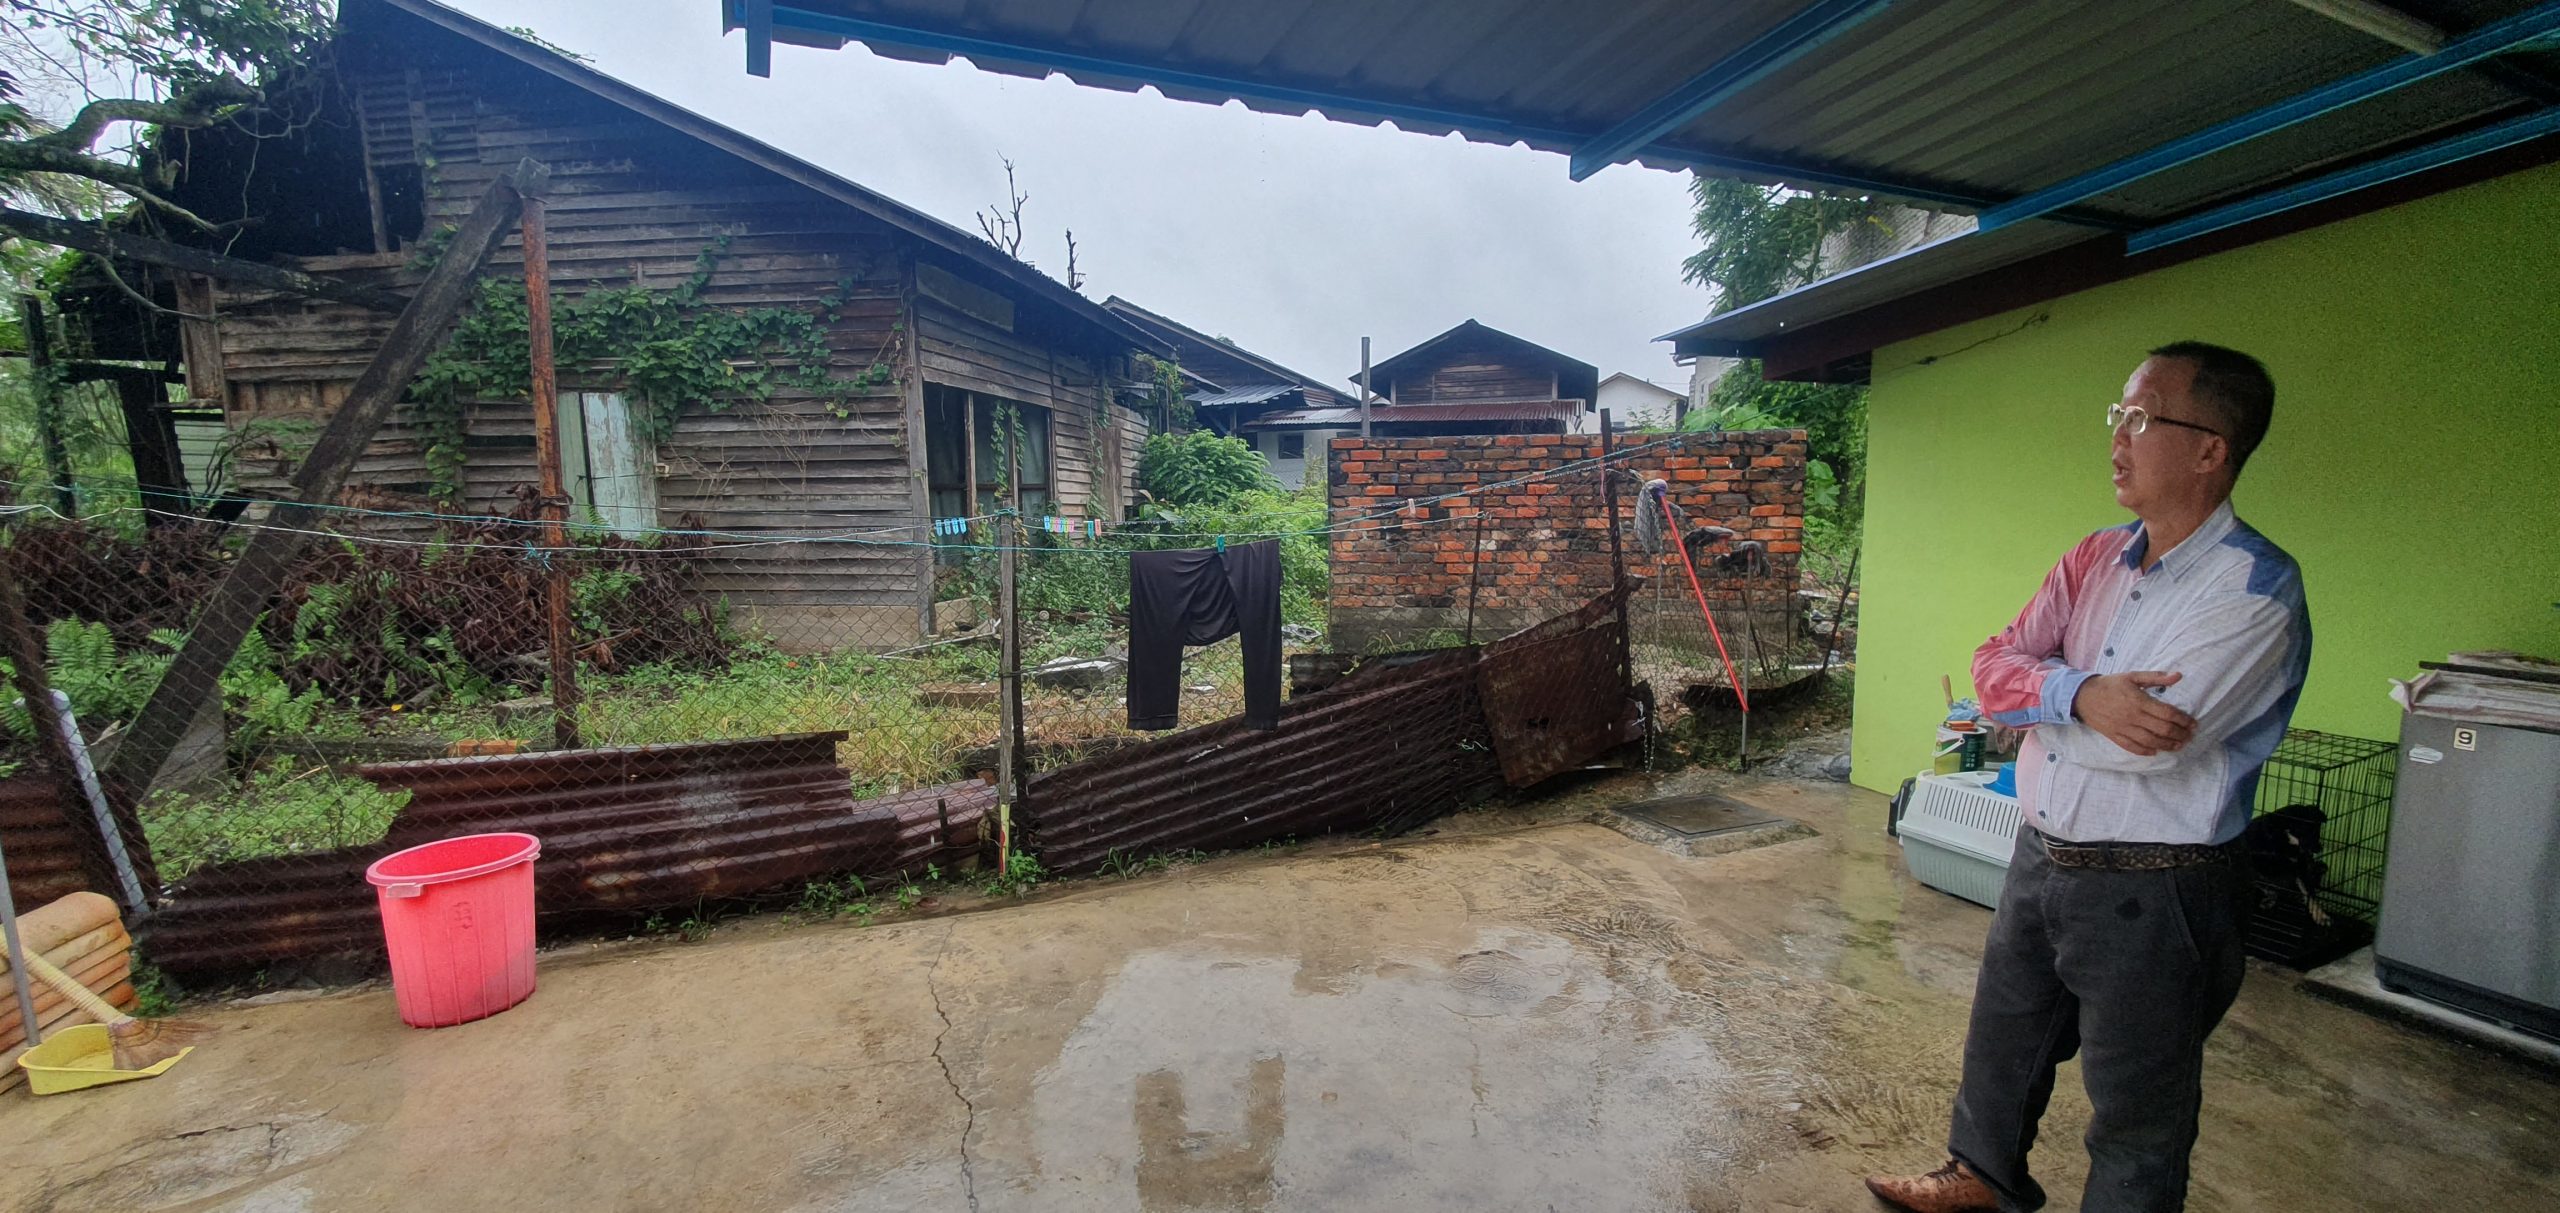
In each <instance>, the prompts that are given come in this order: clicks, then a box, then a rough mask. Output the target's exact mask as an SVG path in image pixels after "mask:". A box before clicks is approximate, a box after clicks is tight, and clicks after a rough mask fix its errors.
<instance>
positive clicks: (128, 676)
mask: <svg viewBox="0 0 2560 1213" xmlns="http://www.w3.org/2000/svg"><path fill="white" fill-rule="evenodd" d="M44 649H45V664H46V666H47V667H48V673H50V674H51V676H52V679H53V689H55V690H57V691H60V692H62V693H63V694H64V695H66V696H69V697H70V699H71V714H72V716H73V717H74V718H76V719H78V720H79V721H80V724H81V727H82V728H84V729H86V730H88V731H90V732H93V733H94V732H96V731H97V730H98V729H100V728H102V727H104V726H106V725H108V724H111V723H118V722H122V721H129V720H131V719H133V717H134V715H135V713H138V712H140V711H141V710H142V702H143V700H145V699H147V698H149V697H150V695H151V688H152V687H154V686H157V685H159V682H160V675H161V674H162V673H163V672H165V671H166V670H167V669H168V668H169V660H170V658H171V657H173V656H174V655H175V654H174V653H171V652H154V651H150V650H148V649H144V650H139V651H132V652H118V651H117V648H116V639H115V634H114V633H113V632H112V631H110V630H109V629H108V627H107V625H105V624H103V623H94V622H91V621H88V620H83V619H56V620H54V621H53V622H52V623H51V624H49V625H47V626H46V627H45V630H44ZM9 668H10V667H9V666H8V664H7V663H6V662H5V661H0V670H6V669H9ZM0 702H5V703H6V705H7V707H6V710H5V711H0V721H5V722H6V723H7V725H8V728H9V732H11V733H12V734H14V735H16V736H19V737H23V738H29V739H32V738H34V736H35V732H34V730H33V726H31V725H30V724H29V722H28V719H27V709H26V705H25V703H24V702H22V701H20V700H19V699H18V698H17V696H16V695H15V694H14V693H10V694H5V695H0Z"/></svg>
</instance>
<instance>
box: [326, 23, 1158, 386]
mask: <svg viewBox="0 0 2560 1213" xmlns="http://www.w3.org/2000/svg"><path fill="white" fill-rule="evenodd" d="M367 3H371V4H382V5H388V6H389V7H391V8H394V9H397V10H399V11H400V12H402V13H405V14H407V15H409V16H412V17H416V18H418V19H420V20H422V21H425V22H427V23H429V24H431V25H434V26H436V27H438V28H441V29H443V30H445V31H446V32H448V33H451V34H454V35H457V36H459V37H461V38H464V39H467V40H469V41H472V42H476V43H478V44H480V45H481V46H483V47H485V48H487V49H489V50H492V51H495V52H497V53H499V54H501V55H504V56H506V57H508V58H510V59H513V60H515V61H516V62H518V63H522V64H524V65H526V66H528V67H531V68H533V69H535V70H537V71H540V72H543V73H545V74H548V75H550V76H553V77H556V78H558V79H560V80H562V81H565V82H567V83H569V84H571V85H574V86H576V87H578V88H581V89H585V90H586V91H587V92H590V93H593V94H594V95H596V96H598V97H601V98H603V99H604V100H606V101H610V102H612V103H614V104H616V105H619V106H622V107H623V108H625V109H628V110H630V111H631V112H633V113H635V114H638V115H640V116H641V117H644V118H647V119H650V120H651V121H654V122H658V123H660V124H662V125H665V126H667V127H669V128H671V129H673V130H677V131H680V132H683V133H684V134H687V135H690V136H692V137H693V138H695V139H698V140H700V141H702V142H703V143H705V144H707V145H709V146H711V147H714V148H717V149H719V150H721V151H724V152H727V153H729V154H731V155H734V156H736V157H738V158H739V159H741V160H744V161H746V162H748V163H750V164H753V165H755V166H757V167H758V168H762V169H765V170H767V171H770V172H772V173H774V174H776V175H778V176H781V177H783V178H786V179H788V180H791V181H794V182H797V183H799V184H801V185H804V186H807V187H809V188H811V189H814V190H816V191H817V192H819V193H820V194H823V195H826V196H827V197H829V198H832V199H834V200H835V201H837V202H840V203H843V204H844V205H846V206H849V207H852V208H853V209H855V210H857V211H860V212H862V213H864V214H866V215H869V216H871V217H872V218H875V219H878V220H880V221H881V222H883V223H886V224H888V225H889V226H890V227H893V228H896V229H898V230H899V231H902V232H905V233H907V234H908V235H910V236H914V237H916V238H918V239H920V240H923V241H924V242H926V243H928V244H931V245H933V246H935V247H936V248H939V249H942V250H943V251H945V252H948V253H951V254H953V255H954V256H956V257H957V258H959V259H960V260H963V261H966V262H968V263H970V264H972V265H975V266H978V267H980V268H982V269H986V270H989V271H992V272H994V273H995V274H997V275H998V276H1000V277H1002V278H1004V279H1006V280H1008V281H1010V282H1012V283H1014V284H1015V285H1017V286H1020V287H1022V288H1023V289H1024V290H1026V291H1027V292H1029V293H1030V294H1031V295H1032V296H1034V297H1035V298H1038V299H1040V300H1042V301H1044V302H1046V303H1048V304H1049V305H1050V306H1052V307H1056V308H1059V309H1062V310H1064V311H1065V312H1066V313H1067V314H1069V315H1071V316H1073V317H1075V318H1076V319H1077V320H1080V321H1082V322H1084V323H1085V324H1088V325H1091V326H1093V327H1095V328H1098V329H1101V330H1102V331H1103V332H1106V333H1109V334H1110V335H1112V336H1113V337H1116V338H1118V339H1120V340H1123V341H1126V342H1128V343H1129V344H1130V345H1132V346H1134V347H1136V348H1138V349H1142V350H1146V351H1149V352H1151V353H1158V354H1161V353H1166V352H1168V351H1169V349H1170V347H1168V346H1167V345H1166V344H1165V343H1164V341H1163V340H1162V339H1161V338H1159V337H1157V336H1156V335H1155V334H1153V333H1150V332H1147V331H1145V330H1144V329H1141V328H1138V327H1137V326H1135V325H1133V324H1130V323H1129V322H1128V321H1127V320H1126V319H1124V318H1122V317H1120V316H1117V315H1114V314H1113V313H1111V312H1107V311H1104V310H1103V309H1102V307H1101V305H1099V304H1097V303H1095V302H1093V301H1092V300H1090V299H1087V298H1085V297H1084V296H1083V295H1082V294H1079V293H1077V292H1075V291H1072V290H1069V289H1068V288H1067V285H1066V284H1065V283H1063V282H1060V281H1058V280H1057V279H1055V278H1051V277H1050V276H1048V275H1047V274H1044V273H1042V272H1040V271H1039V270H1038V269H1037V268H1034V267H1033V266H1031V265H1030V264H1029V263H1027V262H1023V261H1020V260H1017V259H1015V258H1012V257H1008V256H1006V255H1005V254H1004V253H1002V252H1000V251H998V250H997V249H996V247H995V246H994V245H992V244H989V243H987V242H986V241H985V240H983V239H981V238H979V237H978V236H976V235H974V234H972V233H969V232H966V231H963V230H961V229H960V228H959V227H958V226H956V225H953V224H950V223H945V222H943V221H942V220H940V219H937V218H935V217H933V216H931V215H928V214H926V213H924V212H923V211H920V210H917V209H915V208H914V207H911V206H908V205H907V204H905V203H903V202H900V201H898V200H897V199H895V198H891V197H889V196H888V195H886V194H883V193H880V192H878V191H876V190H873V189H871V188H870V187H868V186H865V185H862V184H860V183H858V182H855V181H851V180H848V179H846V178H844V177H842V176H839V175H837V174H835V173H832V172H829V171H828V170H826V169H823V168H820V167H818V166H817V165H815V164H812V163H810V162H808V161H806V160H803V159H801V158H800V157H798V156H794V155H792V154H791V153H789V152H786V151H783V150H782V149H781V148H778V147H775V146H773V145H772V144H770V143H766V142H764V141H763V140H761V139H756V138H753V137H751V136H749V135H747V134H745V133H743V132H741V131H738V130H736V129H734V128H731V127H727V126H723V125H721V124H720V123H717V122H714V121H712V120H711V119H709V118H705V117H703V116H702V115H700V114H697V113H694V112H693V111H692V110H689V109H686V108H684V107H683V106H680V105H677V104H675V103H674V102H671V101H668V100H666V99H665V98H662V97H659V96H657V95H656V94H654V93H650V92H647V91H645V90H643V89H639V88H636V87H633V86H632V85H629V84H626V83H624V82H623V81H621V80H618V79H615V78H614V77H612V76H608V75H606V74H605V73H603V72H600V71H597V70H596V69H594V68H592V67H588V66H587V65H586V64H584V63H581V62H579V61H578V60H576V59H573V58H570V57H569V56H567V55H563V54H560V53H557V52H555V51H551V50H547V49H544V48H542V47H539V46H536V45H534V44H533V43H531V42H528V41H526V40H525V39H524V38H521V37H518V36H517V35H516V34H514V33H512V32H509V31H507V30H502V29H499V28H498V27H496V26H494V25H490V24H489V23H487V22H485V21H482V20H480V19H478V18H476V17H472V16H470V15H468V14H465V13H462V12H459V11H456V10H454V9H452V8H448V7H446V6H445V5H442V4H438V3H436V2H435V0H362V2H358V0H348V2H347V3H344V4H342V5H341V6H340V20H341V21H345V20H349V19H351V18H355V17H361V16H363V14H362V13H361V11H360V10H361V9H362V8H363V7H364V6H365V4H367ZM351 9H352V10H359V11H358V12H355V13H350V12H349V11H348V10H351Z"/></svg>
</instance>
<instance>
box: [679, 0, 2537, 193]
mask: <svg viewBox="0 0 2560 1213" xmlns="http://www.w3.org/2000/svg"><path fill="white" fill-rule="evenodd" d="M728 2H729V3H732V4H736V3H739V2H740V0H728ZM2555 2H2560V0H2555ZM772 32H773V33H782V32H793V33H810V34H824V35H828V36H831V37H837V38H846V39H851V40H853V41H857V42H864V43H877V44H881V45H891V46H905V47H913V48H916V49H918V50H926V51H938V52H941V53H943V54H949V55H959V56H962V57H964V58H968V59H972V60H986V59H1002V60H1008V61H1011V62H1014V63H1028V64H1031V65H1033V66H1035V67H1044V68H1048V69H1049V70H1051V71H1057V72H1066V73H1069V74H1071V75H1082V76H1113V77H1118V78H1120V79H1123V80H1136V81H1141V82H1144V83H1147V84H1153V85H1156V86H1158V87H1160V88H1177V89H1193V90H1198V91H1202V92H1211V93H1217V94H1220V95H1223V96H1230V97H1250V98H1253V99H1255V100H1258V101H1265V102H1272V103H1277V104H1280V105H1297V106H1304V107H1306V108H1308V109H1314V110H1322V111H1325V112H1326V113H1327V114H1332V115H1341V114H1346V113H1357V114H1375V115H1377V116H1378V117H1380V118H1384V119H1387V120H1389V121H1393V122H1406V123H1413V124H1418V125H1421V126H1425V127H1457V128H1460V129H1463V130H1469V131H1479V132H1483V133H1486V134H1490V135H1495V136H1499V137H1503V138H1509V139H1517V140H1522V141H1535V142H1540V143H1547V144H1551V145H1561V146H1566V147H1576V146H1580V145H1581V144H1583V143H1584V142H1585V141H1587V140H1589V139H1591V138H1592V137H1593V133H1592V132H1590V131H1568V130H1558V129H1554V128H1550V127H1540V126H1532V125H1528V124H1524V123H1518V122H1510V121H1506V120H1503V119H1499V118H1492V117H1488V116H1486V115H1483V114H1472V113H1466V112H1463V111H1459V110H1445V109H1440V108H1437V107H1434V106H1425V105H1409V104H1404V103H1401V102H1394V101H1381V100H1375V99H1368V98H1361V97H1352V96H1347V95H1344V94H1341V93H1329V92H1323V91H1321V90H1316V89H1304V88H1293V87H1291V86H1288V85H1284V84H1273V83H1271V82H1269V81H1263V80H1251V79H1243V78H1237V77H1228V76H1219V75H1215V74H1212V73H1208V72H1197V71H1189V70H1185V69H1181V68H1172V67H1164V66H1159V65H1155V64H1147V63H1135V62H1129V61H1125V60H1117V59H1105V58H1102V57H1100V56H1098V55H1087V54H1082V53H1079V52H1075V51H1064V50H1056V49H1052V48H1049V47H1040V46H1027V45H1023V44H1020V43H1011V42H999V41H996V40H994V39H991V38H977V37H971V36H969V35H966V34H954V33H948V32H945V31H941V30H933V29H919V28H916V27H914V26H905V25H893V24H890V23H888V22H884V21H870V20H865V19H862V18H858V17H846V16H841V15H838V14H835V13H822V12H816V11H813V10H810V9H805V8H800V7H797V6H795V5H791V4H785V3H778V2H777V3H774V4H773V30H772ZM769 38H770V35H768V39H769ZM748 53H749V56H750V61H749V68H750V70H753V67H754V60H753V55H754V54H755V44H754V34H753V31H750V32H749V45H748ZM1651 154H1652V155H1654V156H1657V157H1659V158H1661V159H1664V160H1671V161H1678V162H1680V163H1684V164H1689V165H1693V166H1695V167H1697V168H1699V169H1703V170H1705V171H1708V172H1711V173H1717V172H1721V173H1734V174H1741V175H1745V176H1756V177H1766V178H1770V179H1772V180H1780V181H1786V182H1790V183H1793V184H1798V185H1807V186H1821V187H1824V188H1826V189H1835V190H1843V191H1847V192H1850V193H1859V194H1888V195H1892V196H1894V197H1898V198H1909V199H1912V200H1914V201H1917V202H1927V203H1935V204H1937V205H1939V206H1944V207H1951V208H1954V209H1958V210H1966V211H1974V210H1980V209H1982V208H1983V207H1986V206H1990V205H1992V204H1993V202H1994V201H1995V200H1994V199H1991V198H1987V197H1984V196H1983V195H1980V194H1971V193H1961V192H1957V191H1953V190H1947V189H1943V188H1940V187H1937V186H1934V185H1927V184H1922V183H1917V182H1908V181H1890V180H1884V179H1879V178H1872V177H1865V176H1861V175H1858V174H1855V173H1843V172H1836V171H1833V170H1829V169H1822V168H1816V167H1813V166H1810V165H1799V164H1780V163H1776V162H1773V161H1767V160H1760V159H1756V158H1752V157H1744V156H1728V155H1722V154H1717V153H1710V152H1698V151H1691V150H1688V149H1682V148H1656V149H1654V150H1653V151H1652V153H1651ZM2055 218H2056V219H2057V220H2061V221H2063V222H2071V223H2091V224H2094V225H2096V226H2101V227H2116V228H2121V227H2123V226H2125V225H2123V224H2118V223H2110V222H2105V221H2101V220H2094V219H2091V218H2088V217H2085V216H2078V215H2072V216H2061V215H2057V216H2055Z"/></svg>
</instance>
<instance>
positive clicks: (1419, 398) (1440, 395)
mask: <svg viewBox="0 0 2560 1213" xmlns="http://www.w3.org/2000/svg"><path fill="white" fill-rule="evenodd" d="M1395 391H1396V403H1398V404H1455V403H1458V402H1460V401H1467V400H1552V399H1555V372H1554V371H1553V369H1552V368H1549V367H1545V366H1526V365H1520V364H1516V363H1513V362H1510V361H1508V360H1505V359H1503V358H1502V357H1501V356H1500V355H1498V354H1493V353H1474V354H1466V355H1461V356H1460V357H1459V359H1458V360H1457V361H1453V362H1450V363H1447V364H1445V365H1442V366H1439V367H1435V368H1433V369H1432V370H1431V371H1430V372H1429V373H1428V374H1423V375H1409V376H1404V377H1400V378H1398V379H1397V380H1396V383H1395Z"/></svg>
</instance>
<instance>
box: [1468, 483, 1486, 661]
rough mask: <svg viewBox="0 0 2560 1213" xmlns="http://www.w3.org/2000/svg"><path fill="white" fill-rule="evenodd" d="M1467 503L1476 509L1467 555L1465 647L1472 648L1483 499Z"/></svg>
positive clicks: (1480, 566) (1481, 563)
mask: <svg viewBox="0 0 2560 1213" xmlns="http://www.w3.org/2000/svg"><path fill="white" fill-rule="evenodd" d="M1467 504H1469V505H1472V506H1474V507H1475V511H1476V541H1475V547H1474V549H1473V550H1472V551H1471V552H1470V553H1469V554H1468V556H1467V647H1468V648H1471V649H1472V648H1474V647H1476V589H1477V587H1479V586H1481V585H1482V584H1484V579H1483V578H1482V577H1481V576H1479V572H1480V570H1482V569H1483V568H1484V501H1483V499H1481V498H1477V497H1470V498H1468V499H1467Z"/></svg>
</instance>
